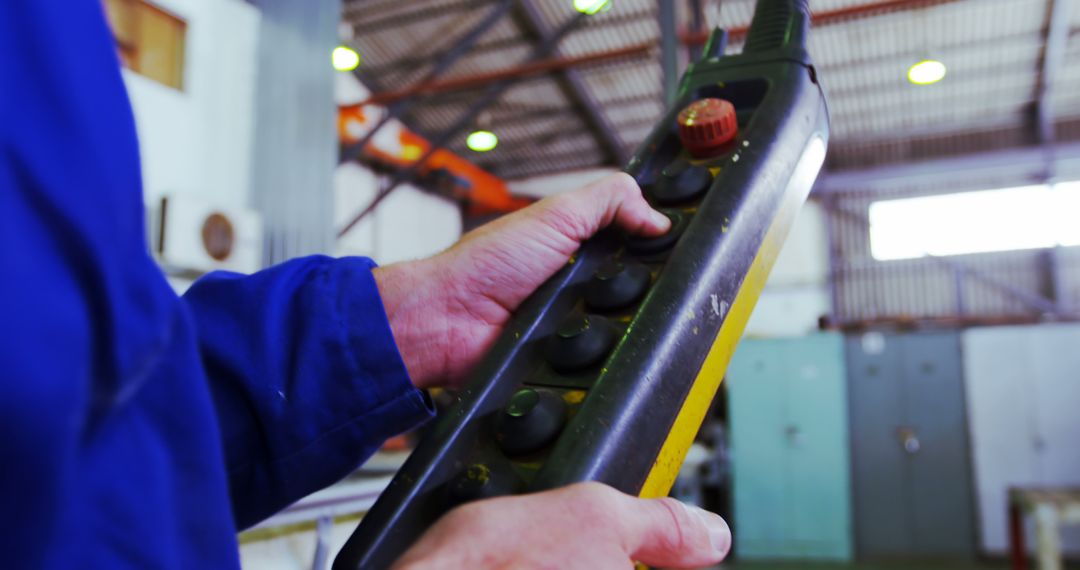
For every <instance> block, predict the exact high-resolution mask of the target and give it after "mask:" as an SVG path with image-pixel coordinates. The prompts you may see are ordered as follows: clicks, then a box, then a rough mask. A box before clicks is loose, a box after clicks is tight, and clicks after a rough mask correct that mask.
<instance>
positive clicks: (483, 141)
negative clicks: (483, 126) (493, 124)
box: [465, 131, 499, 152]
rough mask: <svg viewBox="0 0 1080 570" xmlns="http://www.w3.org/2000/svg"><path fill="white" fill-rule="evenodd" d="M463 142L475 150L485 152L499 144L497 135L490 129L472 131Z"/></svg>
mask: <svg viewBox="0 0 1080 570" xmlns="http://www.w3.org/2000/svg"><path fill="white" fill-rule="evenodd" d="M465 144H466V145H467V146H468V147H469V148H470V149H471V150H474V151H476V152H487V151H489V150H491V149H493V148H495V145H497V144H499V137H497V136H495V133H493V132H491V131H474V132H472V133H470V134H469V136H468V138H466V139H465Z"/></svg>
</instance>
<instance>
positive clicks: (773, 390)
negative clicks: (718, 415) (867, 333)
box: [727, 334, 852, 561]
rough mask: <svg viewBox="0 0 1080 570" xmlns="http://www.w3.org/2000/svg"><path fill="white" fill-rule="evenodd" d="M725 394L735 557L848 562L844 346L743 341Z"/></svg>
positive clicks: (832, 341)
mask: <svg viewBox="0 0 1080 570" xmlns="http://www.w3.org/2000/svg"><path fill="white" fill-rule="evenodd" d="M727 390H728V398H729V418H730V422H731V428H730V429H731V454H732V455H731V460H732V477H733V492H734V520H733V521H732V526H733V529H734V536H735V546H736V555H737V556H738V557H740V558H743V559H797V560H840V561H843V560H850V559H851V557H852V531H851V499H850V491H849V489H850V485H849V477H850V476H849V473H850V461H849V457H848V428H847V394H846V390H845V372H844V346H843V338H842V337H841V336H840V335H837V334H816V335H812V336H808V337H801V338H790V339H745V340H743V341H742V343H741V344H740V345H739V348H738V350H737V351H736V353H735V356H734V357H733V358H732V362H731V365H730V366H729V367H728V377H727Z"/></svg>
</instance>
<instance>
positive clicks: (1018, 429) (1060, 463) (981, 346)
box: [963, 324, 1080, 554]
mask: <svg viewBox="0 0 1080 570" xmlns="http://www.w3.org/2000/svg"><path fill="white" fill-rule="evenodd" d="M963 348H964V367H965V372H966V374H965V377H966V392H967V398H968V409H969V410H970V412H969V417H970V424H971V433H972V444H973V452H974V453H973V456H974V465H975V485H976V489H977V491H978V506H979V509H978V511H979V523H980V524H979V528H980V533H979V535H980V545H981V547H982V549H983V550H984V551H985V552H987V553H990V554H1001V553H1003V552H1005V550H1006V549H1007V547H1008V524H1007V521H1006V516H1005V513H1006V507H1007V493H1008V488H1009V487H1011V486H1057V487H1076V486H1080V325H1076V324H1045V325H1031V326H1013V327H994V328H978V329H971V330H969V331H967V332H965V333H964V336H963ZM1063 531H1064V532H1063V534H1064V536H1063V546H1064V549H1065V551H1066V552H1069V553H1072V554H1080V528H1075V527H1066V528H1063ZM1027 532H1028V533H1029V536H1028V540H1027V544H1028V545H1034V544H1035V541H1034V540H1033V537H1032V536H1030V533H1031V529H1030V528H1029V529H1028V531H1027Z"/></svg>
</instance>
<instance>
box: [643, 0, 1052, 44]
mask: <svg viewBox="0 0 1080 570" xmlns="http://www.w3.org/2000/svg"><path fill="white" fill-rule="evenodd" d="M662 1H668V0H662ZM957 1H958V0H879V1H877V2H870V3H868V4H859V5H856V6H848V7H846V8H838V9H836V10H824V11H821V12H814V13H813V14H811V16H810V18H811V23H812V25H813V26H814V27H821V26H827V25H829V24H836V23H840V22H845V21H847V20H851V19H853V18H860V17H865V16H874V15H878V14H888V13H891V12H899V11H901V10H911V9H913V8H926V7H929V6H936V5H938V4H947V3H949V2H957ZM1066 1H1067V0H1066ZM748 31H750V26H738V27H735V28H730V29H728V41H738V40H742V39H744V38H745V37H746V33H747V32H748ZM681 39H682V41H683V43H685V44H690V45H705V42H706V41H708V39H709V33H708V31H704V30H703V31H701V32H699V33H692V32H687V33H683V34H682V36H681Z"/></svg>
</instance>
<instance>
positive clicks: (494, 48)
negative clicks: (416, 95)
mask: <svg viewBox="0 0 1080 570" xmlns="http://www.w3.org/2000/svg"><path fill="white" fill-rule="evenodd" d="M532 1H535V0H532ZM652 18H653V11H652V9H651V8H650V9H649V10H647V11H635V12H622V11H620V12H619V13H617V14H609V15H607V16H604V20H603V23H602V24H591V23H590V21H586V22H584V23H582V25H581V26H580V27H579V28H578V29H576V30H575V33H576V32H578V31H582V30H587V29H589V28H590V27H592V26H596V25H602V26H603V27H604V28H605V29H607V30H611V28H613V27H616V26H621V25H624V24H632V23H635V22H639V21H642V20H646V19H648V20H651V19H652ZM531 45H532V44H531V43H530V42H528V41H524V40H522V38H520V37H518V36H514V37H509V38H501V39H497V40H491V41H488V42H483V43H481V44H477V45H476V47H474V48H473V49H472V52H471V53H474V54H488V53H497V52H501V51H506V50H509V49H515V48H529V47H530V46H531ZM430 59H431V58H430V57H428V56H426V55H415V56H409V57H404V58H401V59H397V60H394V61H390V62H387V63H384V64H380V65H376V66H372V67H368V68H367V69H368V71H370V72H372V73H376V74H380V75H381V74H383V73H394V72H396V71H398V70H400V69H401V68H408V67H415V66H418V65H424V64H425V63H427V62H428V60H430Z"/></svg>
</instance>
